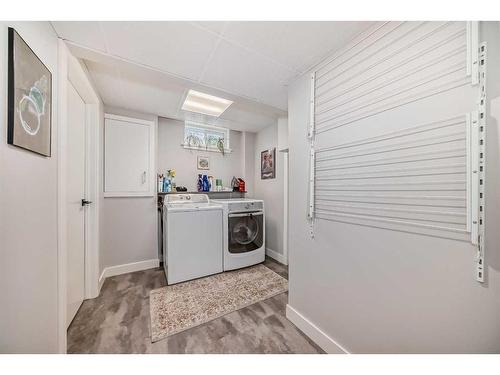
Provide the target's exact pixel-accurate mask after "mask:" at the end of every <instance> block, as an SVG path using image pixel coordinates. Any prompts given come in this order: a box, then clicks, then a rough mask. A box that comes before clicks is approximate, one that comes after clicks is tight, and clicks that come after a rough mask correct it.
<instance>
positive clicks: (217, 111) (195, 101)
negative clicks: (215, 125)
mask: <svg viewBox="0 0 500 375" xmlns="http://www.w3.org/2000/svg"><path fill="white" fill-rule="evenodd" d="M231 104H233V102H232V101H231V100H227V99H222V98H219V97H217V96H213V95H208V94H205V93H203V92H199V91H194V90H189V92H188V94H187V96H186V100H184V104H182V109H183V110H184V111H189V112H196V113H202V114H204V115H209V116H216V117H219V116H220V115H221V114H222V113H223V112H224V111H225V110H226V109H227V108H228V107H229V106H230V105H231Z"/></svg>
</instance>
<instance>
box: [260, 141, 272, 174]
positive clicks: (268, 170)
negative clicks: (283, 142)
mask: <svg viewBox="0 0 500 375" xmlns="http://www.w3.org/2000/svg"><path fill="white" fill-rule="evenodd" d="M260 178H261V179H262V180H269V179H272V178H276V148H272V149H269V150H265V151H262V152H261V153H260Z"/></svg>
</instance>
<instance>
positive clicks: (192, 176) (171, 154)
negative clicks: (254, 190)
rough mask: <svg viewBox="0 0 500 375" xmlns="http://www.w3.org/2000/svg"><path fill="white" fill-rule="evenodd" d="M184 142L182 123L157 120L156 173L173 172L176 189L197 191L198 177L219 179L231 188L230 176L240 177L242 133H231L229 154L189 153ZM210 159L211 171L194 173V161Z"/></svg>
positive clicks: (195, 151) (164, 119) (241, 175)
mask: <svg viewBox="0 0 500 375" xmlns="http://www.w3.org/2000/svg"><path fill="white" fill-rule="evenodd" d="M183 142H184V122H183V121H178V120H172V119H167V118H163V117H160V118H159V121H158V168H157V171H158V173H166V172H167V170H169V169H175V170H176V172H177V175H176V177H175V182H176V184H177V186H185V187H187V189H188V191H196V190H197V181H198V174H200V173H201V174H207V175H209V176H214V183H215V178H222V183H223V185H224V186H227V187H229V186H231V179H232V178H233V176H236V177H243V174H244V170H243V168H242V160H244V155H243V154H242V133H241V132H238V131H231V132H230V134H229V144H230V148H231V149H232V152H231V153H228V154H225V155H222V154H221V153H219V152H208V151H198V150H189V149H185V148H184V147H182V146H181V144H182V143H183ZM198 155H200V156H208V157H209V158H210V170H198V169H197V157H198Z"/></svg>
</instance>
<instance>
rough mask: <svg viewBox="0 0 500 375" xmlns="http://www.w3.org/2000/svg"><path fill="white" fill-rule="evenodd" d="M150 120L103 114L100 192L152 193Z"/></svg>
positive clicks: (119, 194)
mask: <svg viewBox="0 0 500 375" xmlns="http://www.w3.org/2000/svg"><path fill="white" fill-rule="evenodd" d="M153 136H154V123H153V122H150V121H144V120H135V119H131V118H127V117H121V116H114V115H106V116H105V130H104V142H105V144H104V150H105V151H104V170H105V175H104V196H105V197H113V196H115V197H122V196H152V195H154V180H153V178H154V173H153V170H154V168H153V157H154V150H153V139H154V138H153Z"/></svg>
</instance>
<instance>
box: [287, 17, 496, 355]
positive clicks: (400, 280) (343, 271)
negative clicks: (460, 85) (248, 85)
mask: <svg viewBox="0 0 500 375" xmlns="http://www.w3.org/2000/svg"><path fill="white" fill-rule="evenodd" d="M482 28H483V34H482V35H483V39H486V40H487V41H488V49H489V51H488V54H489V55H488V101H489V103H488V104H489V109H490V114H489V116H488V124H487V127H488V128H487V129H488V153H487V154H488V155H487V156H488V159H487V163H488V164H487V182H486V191H487V193H486V202H487V203H486V218H487V222H486V264H487V273H486V274H487V281H486V283H484V284H480V283H478V282H476V281H475V279H474V260H475V254H474V252H473V251H471V246H470V244H468V243H465V242H460V241H454V240H448V239H441V238H436V237H429V236H423V235H416V234H410V233H403V232H396V231H390V230H381V229H376V228H371V227H365V226H360V225H352V224H343V223H336V222H328V223H327V224H326V223H325V221H317V222H316V224H315V231H316V233H318V235H317V236H316V237H315V238H314V239H311V237H310V235H309V227H308V222H307V220H306V212H307V194H308V169H309V168H308V160H309V158H308V152H309V145H308V141H307V139H306V128H307V124H308V118H309V99H310V98H309V95H310V87H309V81H310V80H309V76H308V75H305V76H303V77H302V78H300V79H299V80H297V81H296V82H295V83H294V84H293V85H291V87H290V90H289V102H288V109H289V113H288V116H289V129H290V134H289V146H290V176H289V177H290V181H291V182H292V183H291V184H290V197H289V201H290V202H293V204H290V207H289V222H290V230H289V232H290V243H289V248H290V254H289V259H290V286H289V306H290V307H291V308H292V309H294V310H295V311H297V312H298V313H300V314H301V315H302V316H303V317H304V318H305V319H307V320H308V321H309V322H310V323H311V324H312V325H314V326H316V328H317V329H312V331H313V332H315V334H317V335H319V336H316V338H317V337H322V338H323V340H325V341H323V343H325V342H327V343H330V344H329V348H333V347H334V346H335V344H334V343H333V342H332V341H331V340H334V341H335V342H336V343H338V344H339V345H341V346H343V347H344V348H345V349H346V350H347V351H350V352H353V353H387V352H390V353H405V352H407V353H408V352H411V353H460V352H465V353H473V352H474V353H475V352H497V353H498V352H500V256H499V248H498V247H499V245H498V244H499V243H500V234H499V233H498V232H499V231H498V230H497V229H496V227H497V226H498V222H499V221H500V199H499V195H498V192H499V191H500V178H499V177H498V170H499V168H500V165H499V164H500V158H499V151H498V150H499V144H500V138H499V131H498V124H499V121H500V50H499V48H500V47H499V46H500V28H499V26H498V23H496V22H495V23H486V24H484V25H483V26H482ZM326 232H327V233H328V234H327V235H325V233H326ZM319 233H323V235H319ZM309 327H312V326H311V325H309ZM319 331H322V332H323V333H324V334H325V335H326V336H321V334H319V333H318V332H319Z"/></svg>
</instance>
